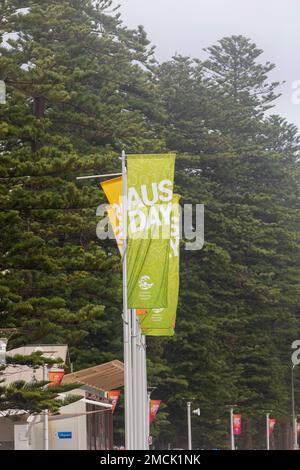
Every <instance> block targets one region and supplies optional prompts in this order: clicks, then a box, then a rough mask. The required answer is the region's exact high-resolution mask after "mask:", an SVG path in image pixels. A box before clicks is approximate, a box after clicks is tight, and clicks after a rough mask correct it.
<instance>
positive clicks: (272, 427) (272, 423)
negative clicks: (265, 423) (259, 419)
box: [269, 418, 276, 436]
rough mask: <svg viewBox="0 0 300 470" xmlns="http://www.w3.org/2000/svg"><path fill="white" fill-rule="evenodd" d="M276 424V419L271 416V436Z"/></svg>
mask: <svg viewBox="0 0 300 470" xmlns="http://www.w3.org/2000/svg"><path fill="white" fill-rule="evenodd" d="M275 424H276V419H274V418H270V419H269V434H270V436H271V434H272V433H273V431H274V428H275Z"/></svg>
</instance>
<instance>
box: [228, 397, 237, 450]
mask: <svg viewBox="0 0 300 470" xmlns="http://www.w3.org/2000/svg"><path fill="white" fill-rule="evenodd" d="M236 406H237V405H231V406H230V410H229V411H230V448H231V450H235V442H234V426H233V412H234V408H236Z"/></svg>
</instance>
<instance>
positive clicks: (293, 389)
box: [291, 364, 298, 450]
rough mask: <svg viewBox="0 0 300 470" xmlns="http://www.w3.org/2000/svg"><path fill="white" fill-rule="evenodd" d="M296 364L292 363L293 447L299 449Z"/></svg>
mask: <svg viewBox="0 0 300 470" xmlns="http://www.w3.org/2000/svg"><path fill="white" fill-rule="evenodd" d="M295 365H296V364H293V365H292V380H291V382H292V420H293V449H294V450H298V436H297V418H296V411H295V385H294V367H295Z"/></svg>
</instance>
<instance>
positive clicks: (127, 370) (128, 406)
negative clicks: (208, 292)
mask: <svg viewBox="0 0 300 470" xmlns="http://www.w3.org/2000/svg"><path fill="white" fill-rule="evenodd" d="M121 161H122V238H123V253H122V274H123V276H122V277H123V281H122V282H123V338H124V395H125V397H124V401H125V448H126V449H127V450H133V449H134V447H133V434H132V433H133V416H132V367H131V315H130V313H129V311H128V303H127V171H126V155H125V152H124V150H123V151H122V156H121Z"/></svg>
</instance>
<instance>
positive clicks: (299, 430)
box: [296, 423, 300, 433]
mask: <svg viewBox="0 0 300 470" xmlns="http://www.w3.org/2000/svg"><path fill="white" fill-rule="evenodd" d="M296 426H297V433H299V432H300V423H297V424H296Z"/></svg>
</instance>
